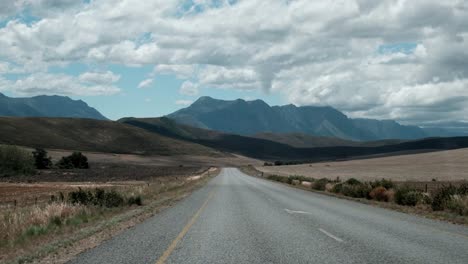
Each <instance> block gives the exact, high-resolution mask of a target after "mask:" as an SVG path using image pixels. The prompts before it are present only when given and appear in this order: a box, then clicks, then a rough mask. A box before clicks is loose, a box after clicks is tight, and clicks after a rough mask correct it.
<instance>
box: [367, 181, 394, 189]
mask: <svg viewBox="0 0 468 264" xmlns="http://www.w3.org/2000/svg"><path fill="white" fill-rule="evenodd" d="M370 184H371V186H372V188H377V187H384V188H385V189H387V190H389V189H393V188H395V184H394V183H393V182H392V181H391V180H386V179H382V180H375V181H373V182H371V183H370Z"/></svg>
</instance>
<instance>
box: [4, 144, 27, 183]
mask: <svg viewBox="0 0 468 264" xmlns="http://www.w3.org/2000/svg"><path fill="white" fill-rule="evenodd" d="M34 172H35V166H34V158H33V156H32V154H31V153H29V152H28V151H25V150H23V149H21V148H18V147H15V146H0V176H10V175H18V174H33V173H34Z"/></svg>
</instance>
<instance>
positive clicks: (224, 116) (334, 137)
mask: <svg viewBox="0 0 468 264" xmlns="http://www.w3.org/2000/svg"><path fill="white" fill-rule="evenodd" d="M0 116H9V117H70V118H89V119H97V120H107V118H106V117H105V116H103V115H102V114H101V113H99V112H98V111H97V110H96V109H94V108H92V107H90V106H88V105H87V104H86V103H85V102H83V101H81V100H73V99H71V98H69V97H64V96H35V97H30V98H12V97H7V96H5V95H3V94H1V93H0ZM167 117H168V118H170V119H173V120H175V121H176V122H178V123H180V124H185V125H189V126H193V127H198V128H203V129H208V130H214V131H220V132H224V133H228V134H237V135H242V136H249V137H256V138H259V139H268V140H272V141H275V142H280V143H285V144H288V145H291V146H295V147H322V146H329V145H341V146H345V145H346V146H356V144H357V145H360V143H357V142H355V141H373V142H372V143H371V144H374V145H375V144H380V143H382V142H379V141H381V140H384V142H383V143H387V142H386V141H385V140H388V139H397V140H414V139H421V138H427V137H454V136H468V132H467V131H468V123H463V122H449V123H447V122H446V123H440V124H432V125H430V126H427V125H426V126H408V125H401V124H399V123H398V122H396V121H393V120H374V119H352V118H349V117H347V116H346V115H345V114H343V113H342V112H340V111H338V110H337V109H335V108H333V107H329V106H325V107H318V106H301V107H297V106H295V105H292V104H290V105H284V106H269V105H268V104H266V103H265V102H264V101H262V100H254V101H245V100H242V99H237V100H232V101H226V100H218V99H214V98H211V97H208V96H204V97H201V98H199V99H198V100H197V101H195V102H194V103H193V104H192V105H190V106H188V107H186V108H183V109H180V110H178V111H176V112H174V113H172V114H169V115H167ZM340 140H341V141H340ZM342 140H345V141H346V142H345V141H342ZM376 141H377V143H376ZM374 145H373V146H374Z"/></svg>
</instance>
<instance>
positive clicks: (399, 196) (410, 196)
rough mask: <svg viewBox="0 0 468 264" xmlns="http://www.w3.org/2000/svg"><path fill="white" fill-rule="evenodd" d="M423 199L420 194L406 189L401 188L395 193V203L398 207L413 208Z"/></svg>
mask: <svg viewBox="0 0 468 264" xmlns="http://www.w3.org/2000/svg"><path fill="white" fill-rule="evenodd" d="M422 199H423V194H422V192H420V191H418V190H414V189H411V188H407V187H402V188H399V189H397V190H396V192H395V202H396V203H397V204H399V205H408V206H415V205H416V204H418V203H419V202H421V201H422Z"/></svg>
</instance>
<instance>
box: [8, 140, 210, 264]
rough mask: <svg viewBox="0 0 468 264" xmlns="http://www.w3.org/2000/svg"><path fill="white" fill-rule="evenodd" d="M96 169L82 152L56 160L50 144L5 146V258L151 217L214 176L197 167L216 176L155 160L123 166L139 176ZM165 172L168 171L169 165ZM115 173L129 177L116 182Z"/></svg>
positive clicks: (28, 256)
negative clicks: (157, 164) (173, 170)
mask: <svg viewBox="0 0 468 264" xmlns="http://www.w3.org/2000/svg"><path fill="white" fill-rule="evenodd" d="M114 165H117V164H112V166H114ZM89 168H90V165H89V163H88V158H87V157H86V156H85V155H83V154H82V153H80V152H74V153H72V154H71V155H64V156H63V157H62V158H60V159H58V161H57V162H53V160H52V159H51V157H50V156H49V155H48V153H47V151H45V150H44V149H35V150H34V151H29V150H27V149H25V148H21V147H15V146H0V176H1V177H5V178H3V180H4V182H2V185H1V186H0V262H1V263H3V262H11V263H25V262H30V261H32V260H34V259H37V258H41V257H42V256H46V255H49V253H51V252H55V251H56V250H57V249H58V248H60V247H62V245H67V244H68V245H70V243H77V242H78V241H80V240H82V239H85V238H87V237H90V236H94V235H95V234H96V233H97V232H112V231H110V229H111V227H114V226H117V225H120V224H123V225H127V224H126V223H127V222H128V225H131V223H136V222H135V221H137V220H136V219H135V217H136V218H137V219H141V220H142V219H144V218H145V217H149V216H151V215H153V214H154V212H155V211H157V210H158V208H159V207H161V206H167V205H169V204H165V203H166V202H167V203H170V202H173V201H175V200H177V199H180V197H181V196H183V195H185V194H186V193H188V192H190V191H191V190H193V189H194V188H196V187H197V186H200V185H201V184H202V183H203V182H206V179H205V178H207V177H201V176H197V177H198V178H197V180H196V181H195V180H192V178H193V176H192V175H194V173H196V174H195V175H200V174H202V175H203V176H205V175H208V176H209V175H216V173H215V172H214V173H210V171H212V169H210V170H209V171H206V169H207V168H199V169H195V168H186V169H185V171H186V173H182V168H178V169H179V170H178V173H179V174H176V175H183V176H174V177H169V176H168V177H162V176H158V175H159V174H156V173H154V170H155V168H154V167H149V168H146V167H139V168H138V169H137V170H135V169H134V168H133V167H131V168H129V169H126V170H123V171H122V170H115V173H119V172H120V173H122V172H125V173H127V172H128V170H131V171H132V173H131V174H132V175H133V177H130V178H129V177H128V176H127V174H125V175H120V174H119V175H113V173H114V171H112V172H111V171H109V172H108V173H107V174H105V175H102V173H100V175H98V174H97V171H94V170H93V169H89ZM93 168H94V166H93ZM156 170H158V169H157V168H156ZM197 171H198V172H197ZM159 173H160V174H161V175H165V174H164V173H165V172H164V170H162V172H159ZM82 174H86V175H87V177H84V178H83V179H86V181H85V182H82V181H71V182H67V179H68V180H70V179H71V178H70V177H80V178H79V179H82V177H83V175H82ZM147 174H151V177H149V176H147ZM26 175H27V176H26ZM94 176H95V179H94V180H93V177H94ZM52 177H55V178H57V181H54V180H53V179H52ZM65 177H68V178H65ZM106 177H107V178H106ZM122 177H123V178H122ZM140 178H141V179H140ZM42 179H52V181H51V182H41V180H42ZM115 179H122V180H120V181H117V182H112V181H113V180H115ZM137 179H138V180H137ZM198 179H200V180H198ZM17 180H18V181H19V182H21V183H16V182H15V181H17ZM36 181H38V182H36ZM75 186H76V187H75ZM164 201H166V202H164ZM85 230H87V231H85ZM114 232H115V231H114ZM60 241H66V242H64V243H66V244H63V243H62V242H60Z"/></svg>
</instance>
